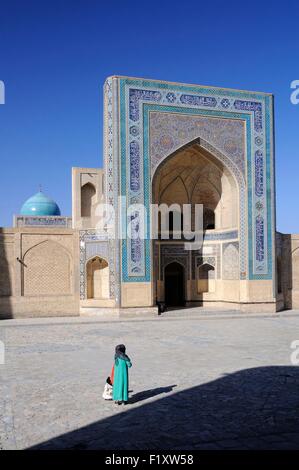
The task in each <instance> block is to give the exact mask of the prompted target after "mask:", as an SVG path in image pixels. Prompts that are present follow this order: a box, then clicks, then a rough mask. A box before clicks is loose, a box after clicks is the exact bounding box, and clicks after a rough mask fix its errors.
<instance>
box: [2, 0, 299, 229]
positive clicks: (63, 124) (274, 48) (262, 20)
mask: <svg viewBox="0 0 299 470" xmlns="http://www.w3.org/2000/svg"><path fill="white" fill-rule="evenodd" d="M0 9H1V10H0V80H3V81H4V83H5V87H6V104H5V105H1V106H0V157H1V171H0V226H11V224H12V215H13V214H14V213H18V212H19V210H20V207H21V205H22V203H23V201H24V200H25V199H27V198H28V197H29V196H31V195H32V194H33V193H35V192H37V190H38V186H39V184H41V185H42V187H43V190H44V192H45V193H46V194H48V195H49V196H51V197H53V198H54V199H55V200H56V201H57V202H58V204H59V206H60V208H61V211H62V213H63V214H65V215H69V214H71V167H72V166H86V167H99V166H102V121H103V119H102V113H103V98H102V95H103V91H102V90H103V83H104V80H105V78H106V77H107V76H109V75H131V76H137V77H138V76H141V77H146V78H155V79H161V80H169V81H177V82H186V83H198V84H203V85H214V86H218V87H222V86H223V87H228V88H240V89H246V90H258V91H265V92H271V93H274V95H275V130H276V183H277V191H276V192H277V228H278V230H280V231H282V232H285V233H294V232H297V233H299V217H298V199H299V184H298V180H299V179H298V175H299V158H298V157H299V126H298V124H299V105H297V106H294V105H292V104H291V102H290V93H291V90H290V83H291V81H293V80H299V60H298V57H299V28H298V22H299V2H298V1H296V2H295V1H292V0H291V1H288V2H284V3H278V2H277V3H276V2H273V1H264V2H262V1H255V0H251V1H250V2H247V3H244V2H243V3H242V2H229V1H226V2H224V1H217V0H215V1H213V2H201V1H198V0H197V1H196V0H191V1H189V0H185V1H184V2H182V1H169V0H166V1H163V0H160V1H156V0H152V1H151V2H141V1H139V2H135V1H122V2H121V1H118V0H117V1H113V0H109V1H108V2H104V1H103V2H102V1H100V0H98V1H96V0H85V1H81V0H73V1H69V0H65V1H57V0H51V2H50V1H47V0H44V1H42V2H40V1H39V2H37V1H30V0H28V1H15V0H9V1H8V0H1V2H0Z"/></svg>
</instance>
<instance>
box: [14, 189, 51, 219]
mask: <svg viewBox="0 0 299 470" xmlns="http://www.w3.org/2000/svg"><path fill="white" fill-rule="evenodd" d="M20 214H21V215H60V209H59V207H58V205H57V204H56V202H55V201H53V199H51V198H49V197H48V196H46V195H45V194H44V193H42V192H41V191H39V192H38V193H36V194H34V196H31V197H30V198H29V199H27V201H25V202H24V204H23V205H22V208H21V212H20Z"/></svg>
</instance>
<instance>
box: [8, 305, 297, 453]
mask: <svg viewBox="0 0 299 470" xmlns="http://www.w3.org/2000/svg"><path fill="white" fill-rule="evenodd" d="M174 315H178V314H177V313H175V314H174ZM42 320H43V321H39V320H35V319H28V320H9V321H5V322H0V339H1V340H2V341H4V343H5V348H6V356H5V365H0V448H3V449H26V448H43V449H69V448H70V449H111V450H112V449H113V450H114V449H143V448H145V449H153V450H156V449H184V450H192V449H276V448H277V449H299V431H298V429H299V393H298V390H299V368H298V366H292V364H291V362H290V354H291V353H292V349H291V348H290V345H291V343H292V341H294V340H296V339H297V340H299V316H297V315H296V314H295V313H293V314H292V315H289V316H286V315H283V314H280V315H276V316H273V315H269V316H261V317H259V318H254V317H251V316H249V315H247V316H244V314H242V317H239V318H236V317H234V318H225V317H223V316H221V315H219V316H218V317H217V318H210V320H209V321H198V318H195V319H194V318H184V319H182V318H177V317H175V316H174V317H173V318H172V319H171V320H170V319H168V318H167V317H164V318H163V319H161V318H153V319H151V320H149V319H148V320H147V321H143V320H140V321H138V320H137V321H135V320H131V319H130V320H125V321H111V322H109V321H104V322H103V321H97V320H95V319H88V321H86V319H81V318H78V319H76V318H72V319H67V318H64V319H56V318H55V319H54V318H52V319H42ZM70 320H71V321H70ZM161 320H162V321H161ZM117 343H125V344H126V345H127V352H128V354H129V355H130V356H131V359H132V362H133V367H132V369H131V370H130V390H131V392H130V403H129V404H128V405H126V406H123V405H122V406H117V405H115V404H114V403H113V402H109V401H104V400H103V399H102V397H101V395H102V391H103V387H104V383H105V379H106V377H107V375H108V374H109V372H110V369H111V365H112V358H113V351H114V346H115V345H116V344H117Z"/></svg>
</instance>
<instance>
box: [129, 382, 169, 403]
mask: <svg viewBox="0 0 299 470" xmlns="http://www.w3.org/2000/svg"><path fill="white" fill-rule="evenodd" d="M174 387H176V385H169V387H158V388H152V389H150V390H145V391H144V392H139V393H135V395H133V396H132V397H131V398H130V399H129V404H133V403H137V402H139V401H142V400H147V399H148V398H152V397H155V396H156V395H160V394H161V393H169V392H172V390H173V389H174Z"/></svg>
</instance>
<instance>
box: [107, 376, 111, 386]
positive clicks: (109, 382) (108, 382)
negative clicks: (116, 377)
mask: <svg viewBox="0 0 299 470" xmlns="http://www.w3.org/2000/svg"><path fill="white" fill-rule="evenodd" d="M106 382H107V384H109V385H112V382H111V379H110V377H107V379H106Z"/></svg>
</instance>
